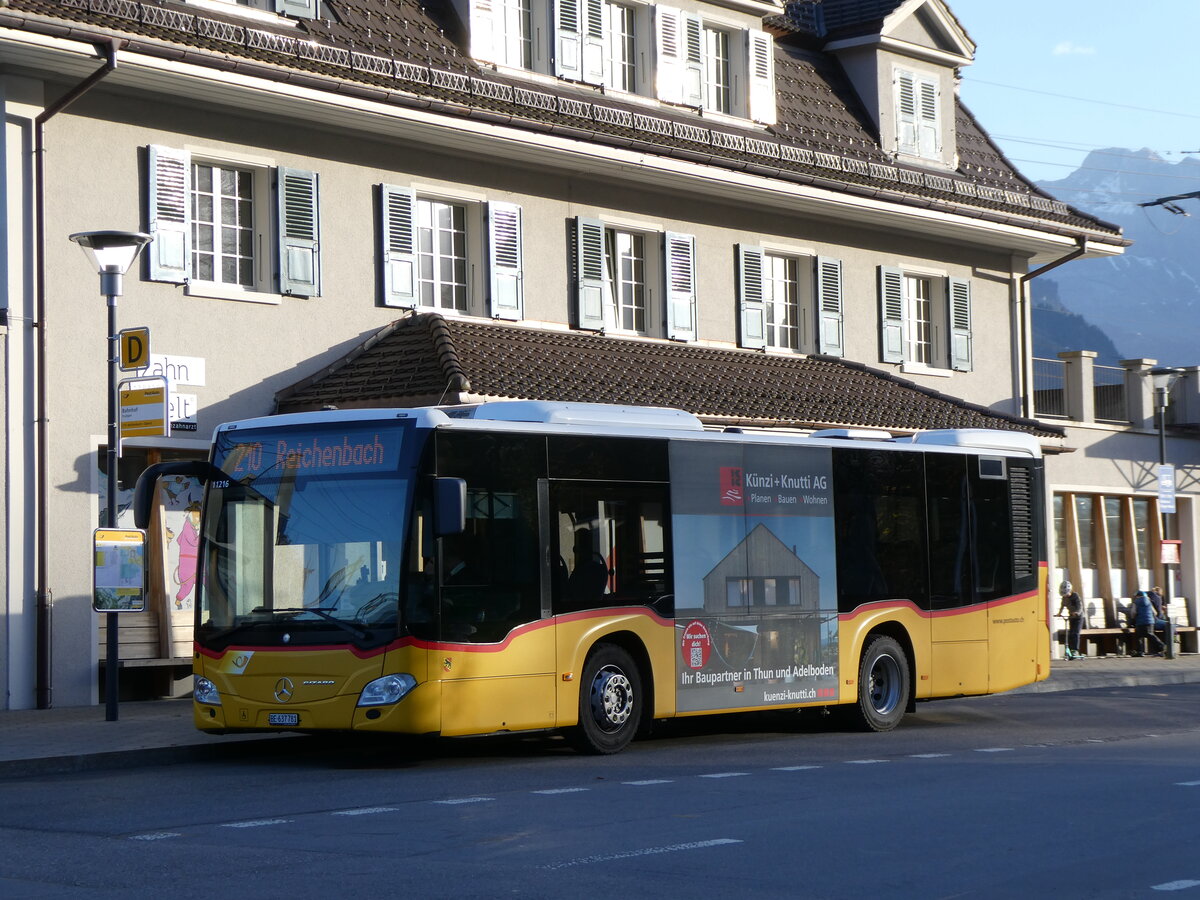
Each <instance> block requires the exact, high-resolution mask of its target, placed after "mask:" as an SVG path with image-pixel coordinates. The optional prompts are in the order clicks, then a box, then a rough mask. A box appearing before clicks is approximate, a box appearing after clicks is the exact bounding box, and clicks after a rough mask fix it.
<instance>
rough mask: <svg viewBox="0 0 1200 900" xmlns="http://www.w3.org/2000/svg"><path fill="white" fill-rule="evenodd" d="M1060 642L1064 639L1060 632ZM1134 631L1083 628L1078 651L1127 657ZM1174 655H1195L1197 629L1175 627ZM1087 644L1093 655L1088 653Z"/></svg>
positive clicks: (1131, 646) (1193, 627)
mask: <svg viewBox="0 0 1200 900" xmlns="http://www.w3.org/2000/svg"><path fill="white" fill-rule="evenodd" d="M1059 634H1060V638H1059V639H1060V640H1065V639H1066V632H1065V631H1062V632H1060V633H1059ZM1133 635H1134V630H1133V629H1132V628H1084V629H1083V630H1082V631H1081V632H1080V633H1079V649H1080V651H1081V652H1082V653H1083V654H1084V655H1085V656H1129V655H1131V654H1132V653H1133V651H1134V647H1133V641H1134V637H1133ZM1175 643H1176V644H1177V645H1178V649H1177V650H1175V652H1176V653H1195V652H1196V643H1197V629H1196V627H1195V626H1194V625H1176V626H1175ZM1089 644H1090V645H1091V648H1093V649H1094V650H1095V653H1091V652H1089V649H1090V648H1089Z"/></svg>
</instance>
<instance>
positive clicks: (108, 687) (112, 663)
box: [100, 272, 121, 722]
mask: <svg viewBox="0 0 1200 900" xmlns="http://www.w3.org/2000/svg"><path fill="white" fill-rule="evenodd" d="M100 288H101V290H102V291H103V293H105V294H107V296H108V510H107V513H108V514H107V517H106V520H105V525H106V526H107V527H109V528H116V527H117V491H118V490H119V487H118V479H117V455H118V454H117V448H118V446H119V442H120V439H121V435H120V422H119V421H118V419H117V378H118V374H117V366H118V365H119V363H120V359H121V357H120V346H119V342H120V337H119V335H118V334H117V297H118V296H119V295H120V293H121V275H120V274H119V273H114V272H103V273H101V275H100ZM120 618H121V616H120V615H119V614H118V613H115V612H110V613H108V641H107V645H106V651H105V652H106V656H105V664H104V719H105V721H108V722H115V721H117V700H118V696H119V693H118V685H119V680H120V676H119V675H118V666H119V665H120V662H119V660H118V657H119V656H120V652H119V651H120V642H119V634H118V627H119V626H118V624H117V623H118V621H119V620H120Z"/></svg>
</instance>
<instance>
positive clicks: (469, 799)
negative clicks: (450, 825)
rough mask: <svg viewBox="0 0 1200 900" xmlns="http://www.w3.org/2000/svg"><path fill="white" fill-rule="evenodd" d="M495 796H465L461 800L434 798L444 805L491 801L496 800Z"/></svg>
mask: <svg viewBox="0 0 1200 900" xmlns="http://www.w3.org/2000/svg"><path fill="white" fill-rule="evenodd" d="M495 799H496V798H495V797H463V798H461V799H459V800H434V801H433V802H434V803H440V804H441V805H442V806H458V805H459V804H461V803H490V802H492V801H493V800H495Z"/></svg>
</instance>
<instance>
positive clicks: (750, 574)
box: [704, 523, 821, 613]
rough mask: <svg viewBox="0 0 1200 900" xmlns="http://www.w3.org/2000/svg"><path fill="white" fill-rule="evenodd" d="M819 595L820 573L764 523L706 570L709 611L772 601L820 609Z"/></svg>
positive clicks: (761, 606)
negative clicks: (709, 570) (707, 571)
mask: <svg viewBox="0 0 1200 900" xmlns="http://www.w3.org/2000/svg"><path fill="white" fill-rule="evenodd" d="M820 597H821V578H820V576H818V575H817V573H816V572H814V571H813V570H812V569H811V568H809V567H808V565H807V564H805V562H804V560H802V559H800V557H799V556H797V555H796V553H795V551H794V550H793V549H792V548H790V547H788V546H787V545H786V544H785V543H783V541H781V540H780V539H779V538H778V537H776V536H775V533H774V532H772V531H771V529H770V528H768V527H767V526H766V525H763V524H761V523H760V524H758V525H756V526H755V527H754V529H753V530H752V531H751V532H750V533H749V534H748V535H746V537H745V539H744V540H743V541H742V542H741V543H740V544H738V545H737V546H736V547H734V548H733V549H732V550H731V551H729V553H728V554H727V555H726V556H725V558H724V559H722V560H721V561H720V562H719V563H717V565H716V566H715V567H714V568H713V570H712V571H711V572H709V573H708V574H707V575H705V576H704V610H705V612H708V613H737V612H764V611H766V610H767V609H769V608H770V607H773V606H777V607H785V608H788V610H789V611H795V610H798V609H800V610H807V611H812V612H816V610H817V608H818V607H819V606H820Z"/></svg>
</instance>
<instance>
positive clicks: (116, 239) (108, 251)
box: [71, 231, 154, 275]
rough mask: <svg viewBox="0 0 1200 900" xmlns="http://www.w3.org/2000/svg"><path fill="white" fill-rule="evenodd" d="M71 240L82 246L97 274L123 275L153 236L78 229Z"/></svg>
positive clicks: (139, 233) (127, 232)
mask: <svg viewBox="0 0 1200 900" xmlns="http://www.w3.org/2000/svg"><path fill="white" fill-rule="evenodd" d="M71 240H72V241H74V242H75V243H76V244H78V245H79V246H80V247H82V248H83V251H84V252H85V253H86V254H87V255H88V259H90V260H91V261H92V265H93V266H95V268H96V272H97V273H98V274H100V275H106V274H108V275H124V274H125V273H126V272H128V271H129V267H130V266H132V265H133V261H134V260H135V259H137V255H138V253H139V252H141V249H142V247H144V246H146V244H148V243H150V242H151V241H152V240H154V238H153V237H151V236H150V235H148V234H143V233H142V232H140V231H79V232H76V233H75V234H73V235H71Z"/></svg>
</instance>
